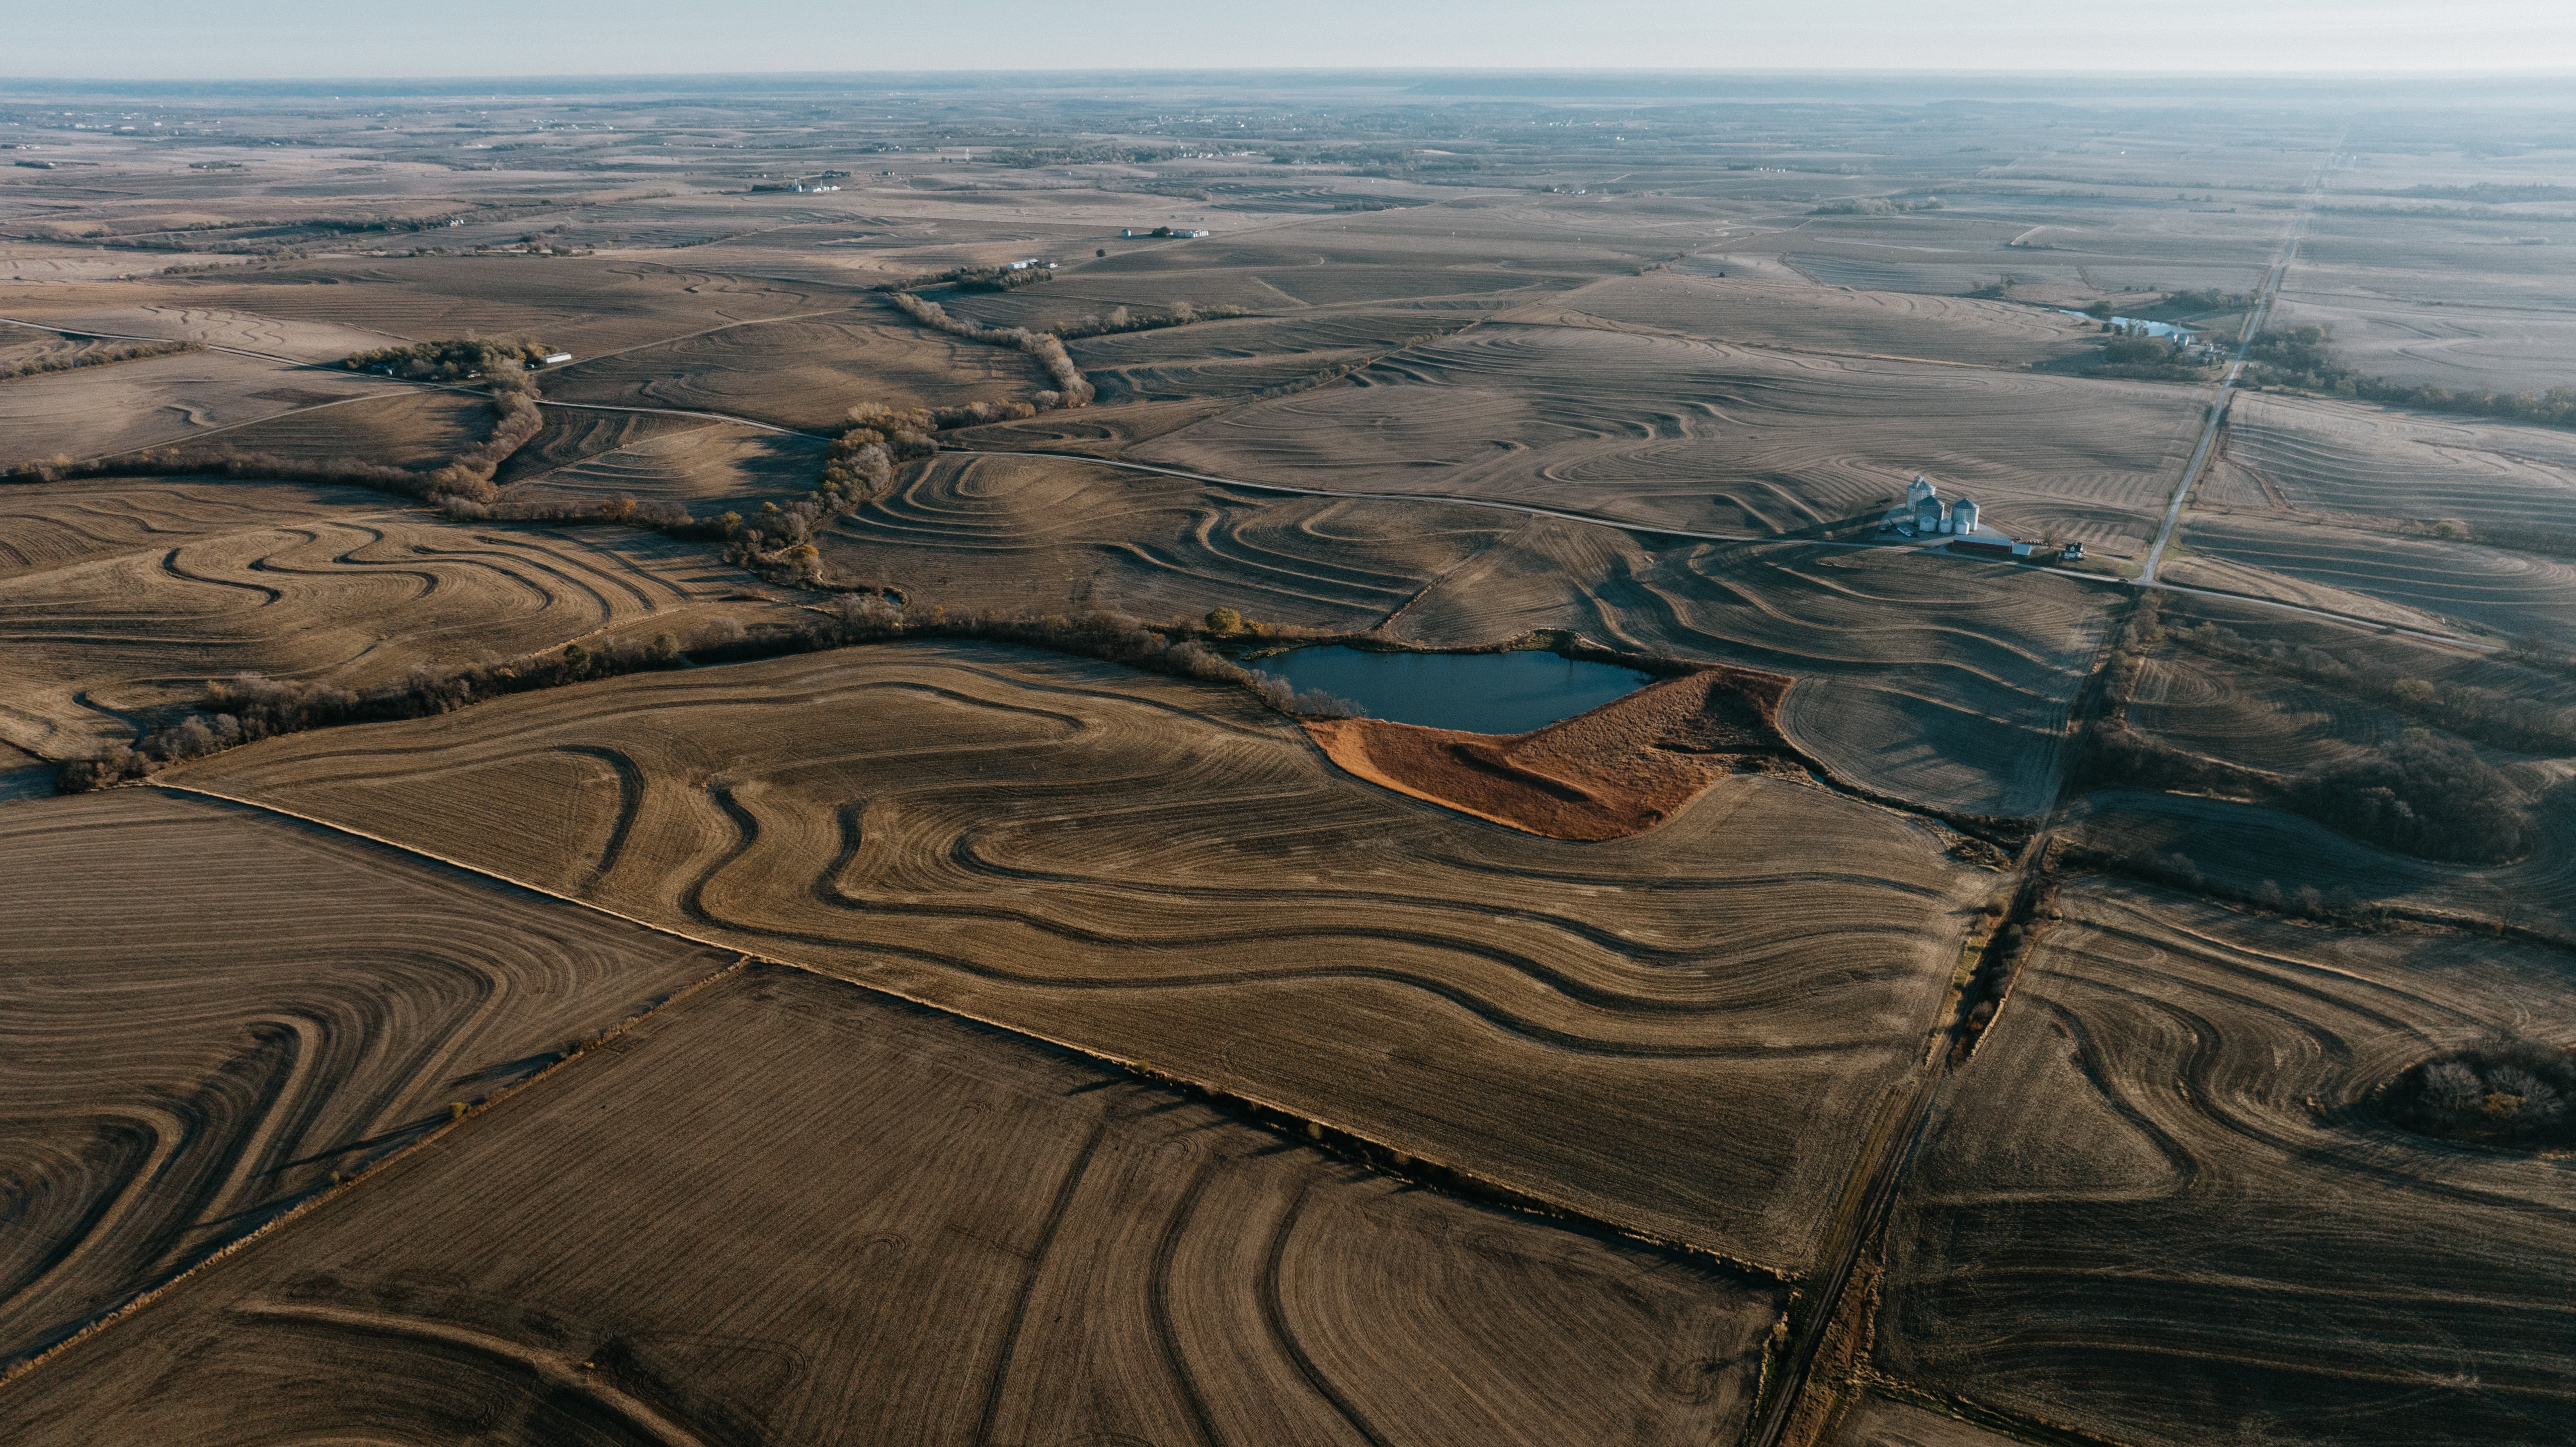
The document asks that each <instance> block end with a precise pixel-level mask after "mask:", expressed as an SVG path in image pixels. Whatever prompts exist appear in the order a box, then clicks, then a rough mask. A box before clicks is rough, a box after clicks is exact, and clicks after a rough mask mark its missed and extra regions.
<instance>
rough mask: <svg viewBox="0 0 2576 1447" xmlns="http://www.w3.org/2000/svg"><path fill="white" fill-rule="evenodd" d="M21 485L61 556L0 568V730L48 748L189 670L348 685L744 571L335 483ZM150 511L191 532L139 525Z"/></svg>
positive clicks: (660, 599) (626, 617) (689, 603)
mask: <svg viewBox="0 0 2576 1447" xmlns="http://www.w3.org/2000/svg"><path fill="white" fill-rule="evenodd" d="M30 493H31V494H32V496H30V495H27V494H20V493H13V494H12V495H11V497H10V499H9V500H10V501H11V502H12V503H14V504H15V505H16V506H17V507H18V508H19V509H20V510H22V511H30V512H43V513H45V514H47V515H48V520H49V521H52V522H53V524H54V525H53V526H51V527H47V528H45V529H44V530H43V531H39V532H35V533H33V534H32V536H33V537H34V538H35V539H36V540H38V541H41V542H47V543H53V542H56V541H57V540H59V545H61V546H63V547H65V549H66V551H68V552H69V554H70V555H69V556H64V557H62V558H61V559H60V561H58V562H57V561H54V560H52V559H46V560H45V561H46V562H47V563H48V564H50V565H49V566H43V567H41V568H36V567H30V568H28V569H26V570H24V571H20V572H19V573H18V574H17V575H16V576H14V577H8V578H4V579H0V737H5V738H6V739H7V740H8V741H10V742H12V743H15V744H17V745H18V746H19V747H21V748H25V749H29V750H32V751H35V752H38V753H42V754H46V755H49V756H52V757H56V758H65V757H72V756H76V755H80V754H85V753H87V752H88V751H89V749H90V748H91V747H92V745H93V744H94V743H95V742H97V741H99V740H103V739H108V738H116V739H123V738H126V737H129V736H130V734H131V732H132V722H131V717H130V716H131V715H132V714H134V713H135V712H136V711H140V710H151V709H155V708H159V707H162V706H164V705H167V704H171V703H175V702H180V701H183V700H185V699H188V698H192V697H193V696H194V695H195V694H196V693H198V692H200V691H201V690H202V688H203V685H204V681H205V680H206V679H209V678H219V677H225V676H228V675H231V674H235V673H245V672H249V673H264V674H270V675H275V676H299V675H319V674H328V675H330V676H332V677H333V679H334V680H335V681H336V682H339V683H341V684H344V685H347V686H352V687H363V686H368V685H370V684H373V683H379V682H383V681H386V680H389V679H392V678H397V677H399V676H401V675H402V673H403V672H404V671H405V670H406V669H408V668H410V667H411V666H412V665H414V664H416V663H447V662H461V661H464V660H467V659H471V658H474V657H477V656H479V655H481V654H483V653H485V652H499V653H504V654H508V653H524V652H531V651H534V650H536V649H540V648H548V647H552V646H554V645H556V644H559V643H562V642H564V641H566V640H568V639H573V638H581V637H586V636H588V635H591V634H593V633H596V632H599V631H601V630H604V629H621V628H637V629H642V630H644V631H645V632H646V633H647V634H648V635H649V634H650V633H651V632H654V631H657V630H658V629H660V628H662V627H664V626H668V625H669V624H670V622H671V620H672V619H674V618H675V617H676V618H682V619H685V620H688V621H690V622H694V621H699V620H700V619H701V618H702V616H711V615H712V613H713V612H721V611H729V610H727V609H725V608H724V606H723V605H722V604H720V603H719V602H718V600H719V599H720V598H721V597H722V596H723V595H724V594H726V593H728V592H732V591H735V590H738V589H740V588H741V587H742V586H743V585H744V584H745V583H747V582H749V581H750V580H749V579H748V577H747V576H746V575H745V574H743V573H741V572H740V571H738V570H736V569H732V568H728V567H725V566H723V565H722V564H721V563H720V562H718V561H717V560H716V559H714V558H712V557H709V556H707V555H706V553H705V550H704V549H703V548H700V547H696V546H692V545H689V544H684V543H678V542H673V541H671V540H668V539H665V538H661V537H656V536H654V535H652V534H649V533H643V532H637V531H632V530H629V529H624V528H618V529H596V530H582V531H578V532H554V531H536V530H524V529H512V530H506V531H503V530H492V529H477V528H473V527H467V526H459V525H456V524H450V523H444V522H439V521H435V520H433V519H430V518H426V517H423V516H421V515H419V514H417V513H409V512H394V511H390V510H381V511H372V512H365V511H360V510H359V509H358V508H357V507H356V506H353V505H352V504H351V501H350V500H352V499H355V498H358V497H362V496H364V494H359V493H356V492H354V491H346V490H306V489H286V488H280V487H249V488H242V489H239V490H238V491H235V490H233V489H229V488H226V487H224V486H222V485H220V484H212V483H166V482H159V481H152V482H134V483H121V484H120V483H105V482H102V483H70V484H53V485H50V486H48V487H46V488H43V489H35V490H30ZM57 497H59V498H60V499H62V501H61V502H59V503H56V502H54V501H53V500H54V499H55V498H57ZM304 497H311V498H315V499H320V500H325V501H324V505H322V506H316V507H307V508H306V509H305V511H304V515H303V516H301V517H295V516H292V515H291V509H290V508H289V507H288V506H286V504H287V503H288V501H289V500H290V499H299V498H304ZM378 501H379V502H381V501H382V500H381V499H379V500H378ZM31 503H32V504H33V506H32V507H31V506H30V504H31ZM169 513H177V514H180V515H182V516H183V517H184V518H186V519H187V520H188V521H187V523H185V524H184V525H185V526H191V527H194V528H197V529H200V531H199V532H198V533H197V535H196V536H194V537H189V536H185V535H184V534H183V535H182V536H180V537H177V538H173V537H171V536H168V535H167V534H164V533H160V532H157V531H154V530H153V529H155V528H156V527H157V526H158V520H159V519H160V518H161V517H163V516H164V515H166V514H169ZM73 527H90V528H94V529H96V532H95V533H94V534H93V535H92V536H91V537H90V538H87V539H84V538H81V537H80V535H78V534H74V533H72V532H71V529H72V528H73ZM81 542H87V544H88V545H87V546H80V545H79V544H80V543H81ZM74 548H77V551H72V549H74ZM684 626H685V625H684Z"/></svg>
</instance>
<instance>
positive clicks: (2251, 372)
mask: <svg viewBox="0 0 2576 1447" xmlns="http://www.w3.org/2000/svg"><path fill="white" fill-rule="evenodd" d="M2245 355H2246V359H2247V362H2248V363H2249V367H2248V380H2250V381H2253V382H2256V383H2258V384H2261V385H2266V386H2277V387H2291V388H2296V389H2298V390H2301V391H2307V392H2324V393H2329V394H2331V395H2333V396H2337V397H2350V398H2354V399H2357V400H2359V401H2363V402H2384V403H2387V404H2389V405H2391V406H2396V407H2419V408H2422V409H2424V410H2426V411H2431V412H2465V413H2468V414H2470V415H2473V416H2479V417H2502V418H2506V419H2508V420H2510V421H2515V422H2531V423H2536V424H2538V425H2540V426H2543V427H2576V387H2552V388H2550V389H2549V390H2548V391H2546V392H2492V391H2486V392H2454V391H2452V390H2450V389H2449V388H2447V387H2440V386H2435V385H2434V384H2432V383H2430V382H2426V383H2421V384H2418V385H2412V386H2410V385H2407V384H2404V383H2399V382H2392V381H2389V380H2388V379H2387V378H2385V377H2379V376H2372V375H2369V374H2367V373H2363V372H2358V371H2355V370H2354V369H2353V368H2351V367H2349V366H2346V365H2345V364H2344V363H2343V361H2342V360H2341V359H2340V358H2338V357H2337V356H2336V355H2335V353H2334V328H2333V327H2331V326H2323V325H2304V326H2295V327H2283V328H2280V329H2277V330H2273V331H2267V332H2265V333H2263V334H2262V335H2261V336H2259V337H2256V338H2255V339H2254V344H2253V345H2252V346H2251V347H2249V348H2247V350H2246V354H2245Z"/></svg>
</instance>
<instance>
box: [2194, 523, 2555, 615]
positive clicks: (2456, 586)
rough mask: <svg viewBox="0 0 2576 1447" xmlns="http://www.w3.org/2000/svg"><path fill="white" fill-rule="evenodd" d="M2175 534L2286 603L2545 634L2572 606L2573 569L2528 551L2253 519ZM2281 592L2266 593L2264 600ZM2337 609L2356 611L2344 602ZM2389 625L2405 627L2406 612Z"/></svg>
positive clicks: (2237, 579)
mask: <svg viewBox="0 0 2576 1447" xmlns="http://www.w3.org/2000/svg"><path fill="white" fill-rule="evenodd" d="M2185 523H2186V526H2185V529H2184V532H2183V536H2184V537H2186V538H2187V539H2189V541H2190V545H2191V546H2192V547H2193V548H2195V549H2198V550H2199V551H2200V552H2202V553H2205V554H2207V555H2209V557H2210V558H2212V559H2214V560H2215V561H2216V562H2217V563H2219V564H2222V565H2233V566H2234V567H2236V568H2240V569H2245V570H2249V571H2255V572H2259V573H2260V574H2264V575H2269V576H2271V577H2275V578H2284V579H2288V580H2290V582H2291V583H2292V584H2293V585H2297V586H2298V587H2299V588H2301V589H2304V590H2317V591H2288V592H2287V596H2288V597H2289V598H2290V599H2291V600H2292V601H2297V602H2309V601H2311V600H2314V601H2315V602H2316V603H2318V604H2319V605H2321V606H2325V607H2329V608H2332V607H2336V606H2337V599H2336V597H2335V595H2336V594H2343V595H2347V596H2349V595H2353V594H2358V595H2360V596H2361V597H2363V598H2367V599H2377V600H2379V601H2381V602H2383V603H2387V604H2393V605H2395V607H2396V608H2398V609H2403V610H2411V611H2413V612H2416V613H2419V614H2423V615H2427V616H2430V617H2432V618H2436V619H2446V620H2451V621H2452V622H2453V623H2454V624H2455V626H2462V627H2466V628H2470V629H2474V630H2480V631H2484V632H2488V633H2495V634H2502V635H2505V636H2508V637H2510V636H2513V635H2516V634H2523V633H2540V634H2553V633H2555V632H2557V631H2559V630H2560V629H2561V626H2562V624H2563V620H2565V619H2566V618H2567V617H2568V616H2569V610H2570V609H2571V608H2576V567H2571V566H2570V565H2569V564H2567V563H2564V562H2558V561H2554V560H2552V559H2548V558H2542V557H2537V556H2534V555H2532V554H2529V553H2511V552H2506V551H2504V550H2502V549H2499V548H2482V547H2476V546H2473V545H2471V544H2467V543H2447V542H2437V541H2433V540H2431V539H2417V538H2396V537H2389V536H2386V535H2385V534H2379V533H2364V532H2355V531H2352V530H2350V529H2345V528H2335V527H2325V526H2310V525H2302V524H2298V523H2289V522H2281V521H2276V520H2274V519H2271V518H2261V517H2255V516H2252V515H2250V514H2246V515H2239V516H2234V517H2224V516H2218V517H2214V516H2210V515H2208V514H2192V515H2190V516H2188V517H2187V518H2186V519H2185ZM2173 581H2175V582H2177V583H2185V584H2189V585H2192V586H2217V587H2227V586H2228V585H2229V584H2230V583H2235V584H2237V585H2238V586H2237V587H2235V588H2234V589H2232V590H2231V591H2250V588H2248V587H2247V586H2246V584H2247V583H2248V582H2254V583H2257V584H2259V582H2260V581H2261V580H2260V579H2259V578H2258V579H2248V578H2246V577H2245V576H2244V575H2242V574H2239V575H2234V576H2230V575H2228V574H2225V573H2214V574H2211V575H2208V576H2207V577H2206V579H2204V577H2203V576H2202V575H2200V574H2197V573H2194V572H2191V571H2185V572H2181V573H2176V574H2175V575H2174V577H2173ZM2285 591H2286V590H2283V589H2281V588H2279V587H2274V588H2272V589H2271V590H2269V595H2270V596H2283V595H2284V593H2285ZM2340 611H2345V612H2353V611H2358V610H2356V609H2355V608H2354V607H2352V606H2350V605H2349V604H2346V605H2345V606H2343V607H2342V608H2341V609H2340ZM2388 616H2389V617H2390V621H2394V622H2405V623H2407V624H2409V626H2413V621H2414V620H2412V619H2409V618H2407V617H2406V616H2405V614H2404V613H2397V614H2393V615H2388Z"/></svg>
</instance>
